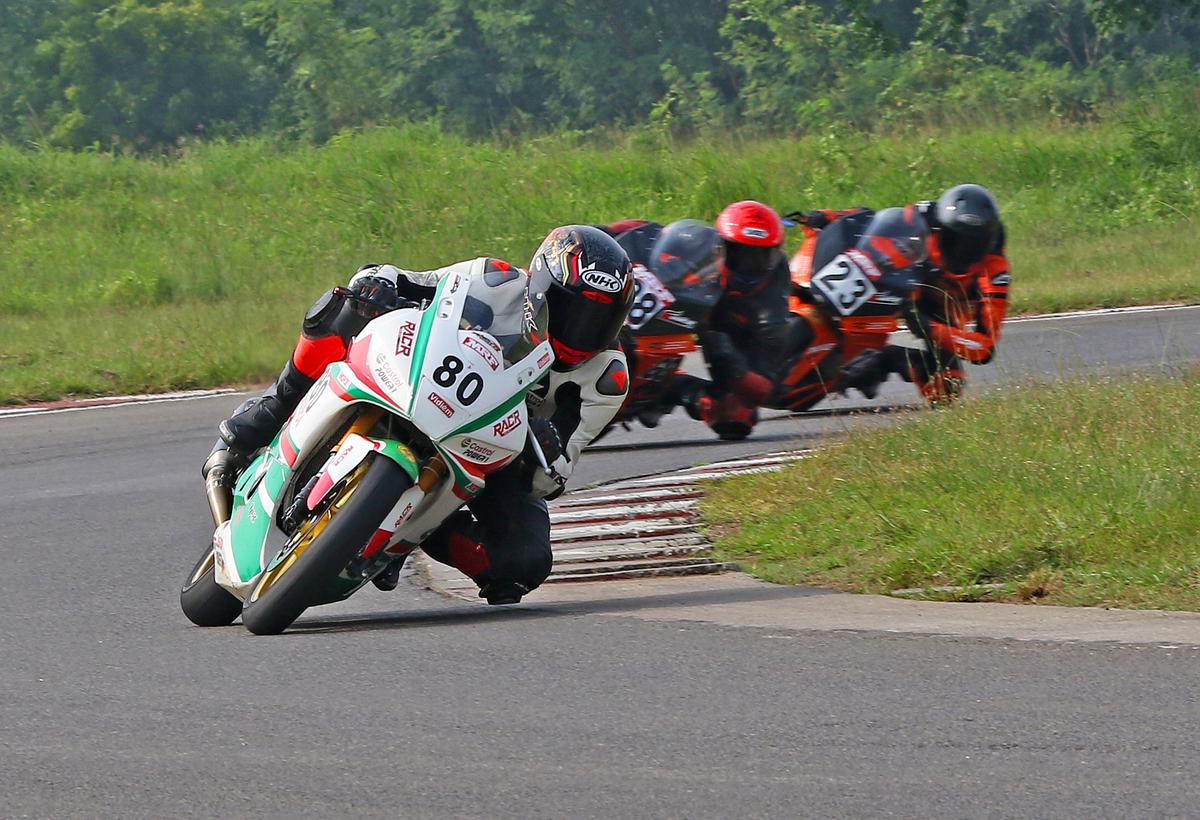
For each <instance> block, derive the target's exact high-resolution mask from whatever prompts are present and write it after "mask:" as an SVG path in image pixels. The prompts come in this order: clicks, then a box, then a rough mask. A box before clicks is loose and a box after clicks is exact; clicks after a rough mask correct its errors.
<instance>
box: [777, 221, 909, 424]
mask: <svg viewBox="0 0 1200 820" xmlns="http://www.w3.org/2000/svg"><path fill="white" fill-rule="evenodd" d="M787 218H788V219H790V220H794V224H800V225H801V226H802V227H803V229H804V233H805V239H804V244H803V245H801V247H800V250H799V251H798V252H797V253H796V254H795V255H794V256H793V257H792V259H791V263H790V268H791V274H792V287H793V295H792V297H791V305H790V307H791V311H792V314H793V321H798V322H806V323H807V324H808V326H809V328H810V329H811V334H810V335H811V341H809V342H808V343H807V344H806V345H804V346H803V348H802V349H800V350H797V351H796V352H795V353H793V354H792V355H791V357H790V358H789V359H788V360H787V363H786V364H785V366H784V367H783V368H782V371H781V372H782V375H781V377H780V379H779V381H778V386H777V388H776V391H775V395H774V396H773V397H772V399H771V400H770V401H769V402H768V405H767V406H769V407H773V408H776V409H781V410H793V411H798V410H807V409H809V408H810V407H812V406H813V405H815V404H816V403H817V402H819V401H820V400H821V399H823V398H825V396H826V395H828V394H829V393H833V392H838V391H839V390H842V389H843V387H842V385H841V373H842V371H843V368H845V367H846V366H847V365H849V364H850V363H851V362H853V361H854V360H855V359H857V358H858V357H859V356H863V355H869V356H873V355H876V353H875V351H879V350H882V349H883V347H884V346H885V345H887V343H888V337H889V336H890V335H891V334H892V333H894V332H896V331H897V330H899V329H900V315H901V313H902V312H903V308H904V303H905V300H906V299H907V298H908V297H909V296H910V295H911V293H912V291H913V289H914V288H916V287H917V286H918V285H919V284H921V283H922V281H923V276H924V275H925V274H924V271H923V269H922V266H921V265H920V263H921V262H923V261H924V260H925V258H926V256H927V253H928V238H929V228H928V225H927V224H926V223H925V220H924V218H923V217H922V216H921V215H920V214H919V213H918V212H917V211H916V209H915V208H913V207H912V206H908V207H905V208H886V209H884V210H882V211H878V212H872V211H862V212H859V213H855V214H852V215H849V216H844V217H842V218H841V219H837V220H835V221H833V222H831V223H829V225H828V226H826V227H825V228H823V229H820V230H817V229H814V228H810V227H809V226H808V225H806V224H804V222H803V215H802V214H796V213H792V214H788V215H787Z"/></svg>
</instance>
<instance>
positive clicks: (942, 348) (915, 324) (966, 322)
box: [902, 202, 1012, 402]
mask: <svg viewBox="0 0 1200 820" xmlns="http://www.w3.org/2000/svg"><path fill="white" fill-rule="evenodd" d="M917 208H918V210H920V211H921V212H922V213H923V214H924V216H925V219H926V220H927V221H928V222H929V225H930V228H931V234H932V235H931V236H930V241H929V259H928V261H927V262H925V263H924V265H925V266H926V268H927V270H928V275H927V276H926V277H925V281H926V283H927V284H925V285H923V286H921V287H920V288H918V290H917V291H916V294H915V298H914V299H913V300H912V301H911V303H910V304H909V305H908V306H907V309H906V311H905V322H906V323H907V324H908V328H909V330H910V331H912V333H913V335H915V336H917V338H919V339H922V340H923V341H924V342H925V343H926V348H925V350H924V351H922V355H921V356H920V357H919V358H917V359H915V360H913V361H911V362H910V370H909V373H907V374H902V375H908V376H909V377H911V378H912V380H913V381H914V382H915V383H916V385H917V387H918V388H919V389H920V390H921V395H923V396H924V397H925V398H926V399H927V400H929V401H930V402H941V401H946V400H949V399H953V398H954V397H955V396H956V395H957V394H958V393H959V392H960V391H961V389H962V385H963V379H964V374H963V370H962V364H961V362H962V360H964V359H965V360H966V361H968V362H970V363H971V364H987V363H988V362H990V361H991V360H992V358H993V357H994V356H995V355H996V345H997V344H998V343H999V341H1000V326H1001V324H1002V323H1003V321H1004V317H1005V315H1006V314H1007V313H1008V291H1009V286H1010V283H1011V281H1012V276H1011V273H1010V271H1009V265H1008V259H1007V258H1006V256H1005V243H1004V228H1003V226H1001V228H1000V231H999V233H998V234H997V236H996V239H995V241H994V242H993V243H992V245H991V247H989V248H987V249H986V251H985V252H984V253H983V254H982V258H981V259H979V260H978V261H976V262H974V263H972V264H969V265H967V266H966V267H965V268H964V269H962V270H952V269H948V266H947V264H946V260H945V259H944V258H943V254H942V250H941V247H940V240H941V232H942V228H941V226H940V225H939V224H938V222H937V216H936V209H935V208H934V207H933V203H932V202H919V203H917Z"/></svg>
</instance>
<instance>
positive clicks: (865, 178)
mask: <svg viewBox="0 0 1200 820" xmlns="http://www.w3.org/2000/svg"><path fill="white" fill-rule="evenodd" d="M1192 107H1193V108H1196V109H1200V102H1194V104H1193V106H1192ZM1190 110H1191V109H1189V111H1190ZM1185 113H1186V112H1185ZM1193 113H1194V112H1193ZM1123 116H1124V115H1123ZM1180 116H1182V115H1175V116H1173V117H1168V118H1165V119H1164V118H1159V119H1152V118H1151V119H1145V120H1139V121H1138V122H1142V123H1143V124H1142V125H1134V126H1131V125H1130V121H1129V120H1128V118H1124V119H1123V118H1120V117H1114V118H1113V119H1112V120H1110V121H1105V122H1100V123H1095V124H1091V125H1088V126H1080V127H1076V128H1070V129H1063V128H1048V127H1041V126H1033V125H1031V126H1029V127H1025V128H1020V129H1015V130H1014V129H1008V130H1001V129H997V128H993V129H981V130H977V131H962V132H956V133H948V134H943V135H937V136H935V135H931V134H925V133H916V132H910V133H907V134H904V135H898V136H888V137H883V136H872V135H862V134H841V133H838V134H835V133H830V134H826V135H820V136H813V137H806V138H804V139H800V140H790V139H784V138H778V139H761V140H754V141H744V142H739V141H735V140H733V139H730V140H728V141H726V142H723V143H713V142H705V143H700V142H696V143H675V142H672V141H670V140H668V139H666V138H665V137H663V136H662V135H659V134H656V133H650V132H646V133H638V134H631V135H626V136H623V137H614V139H613V140H612V141H611V142H610V143H606V144H605V145H603V146H598V145H596V144H595V141H594V138H593V139H592V141H590V142H589V141H586V140H583V139H581V138H578V137H574V136H571V135H564V136H561V137H558V138H554V139H540V140H535V141H531V142H527V143H523V144H511V145H505V144H499V143H497V144H479V143H470V142H467V141H464V140H462V139H459V138H456V137H452V136H446V135H443V134H440V133H439V132H437V131H436V130H433V129H431V128H428V127H417V126H414V127H407V128H399V129H379V130H373V131H368V132H364V133H361V134H355V135H349V136H346V137H344V138H340V139H336V140H334V141H333V142H331V143H329V144H327V145H325V146H323V147H321V148H314V147H307V146H295V145H292V146H280V145H276V144H274V143H271V142H269V141H266V140H248V141H244V142H240V143H236V144H213V145H208V146H201V147H198V148H195V149H189V150H188V151H187V152H186V153H185V154H184V155H182V156H180V157H177V158H174V159H172V160H170V161H164V160H155V159H142V160H137V159H132V158H128V157H121V156H111V155H105V154H71V153H65V152H54V151H47V152H40V153H31V152H25V151H20V150H17V149H15V148H12V147H4V146H0V247H2V248H3V253H0V404H5V403H11V402H16V401H25V400H37V399H46V398H54V397H57V396H61V395H64V394H97V393H112V392H124V391H140V390H157V389H169V388H181V387H189V386H198V385H211V384H218V383H224V382H229V381H235V380H254V379H262V378H265V377H267V376H270V375H273V373H274V372H275V371H276V370H277V368H278V367H279V366H280V363H281V362H282V361H283V360H284V358H285V356H286V353H287V350H288V348H289V346H290V345H291V344H292V342H293V341H294V339H295V335H296V333H297V332H298V329H299V328H298V325H299V320H300V317H301V315H302V314H303V311H304V309H305V308H306V307H307V306H308V304H310V303H311V301H312V299H314V298H315V296H316V295H317V294H318V293H320V292H321V291H322V290H324V289H325V288H327V287H329V286H330V285H333V284H336V283H339V282H344V281H345V280H346V279H347V277H348V276H349V274H350V273H351V272H352V271H353V270H354V269H355V268H356V267H357V266H358V265H359V264H360V263H362V262H364V261H372V260H389V261H394V262H396V263H398V264H401V265H404V266H409V267H414V268H421V267H430V266H435V265H438V264H444V263H447V262H449V261H453V260H457V259H463V258H469V257H471V256H476V255H481V254H489V255H494V256H501V257H506V258H510V259H512V260H515V261H519V262H523V261H524V260H526V259H527V258H528V256H529V255H530V253H531V252H532V250H533V248H534V247H536V244H537V243H538V241H540V239H541V237H542V236H543V235H544V234H545V232H546V230H547V229H548V228H549V227H551V226H553V225H555V224H561V223H564V222H573V221H579V222H594V221H606V220H611V219H616V218H621V217H626V216H646V217H651V218H657V219H660V220H664V221H665V220H670V219H674V218H678V217H680V216H684V215H688V216H697V217H706V218H712V217H713V216H714V215H715V214H716V212H717V211H718V210H719V209H720V208H721V207H722V206H724V205H725V204H727V203H728V202H730V201H732V200H734V199H738V198H742V197H756V198H760V199H763V200H766V201H768V202H771V203H774V204H776V205H778V206H780V207H788V208H791V207H802V208H808V207H816V206H824V205H850V204H857V203H866V204H872V205H886V204H890V203H898V202H903V201H908V200H911V199H914V198H921V197H928V196H935V195H936V194H937V193H938V192H939V191H940V190H941V189H942V188H944V187H945V186H947V185H949V184H951V183H954V182H958V181H962V180H968V179H969V180H978V181H981V182H985V183H987V184H989V185H991V186H992V187H993V188H994V189H995V190H996V192H997V193H998V194H999V196H1000V198H1001V200H1002V202H1003V205H1004V211H1005V216H1006V219H1007V222H1008V224H1009V229H1010V236H1011V242H1010V246H1011V255H1012V257H1013V264H1014V272H1015V283H1014V301H1013V307H1014V309H1015V310H1017V311H1020V312H1029V311H1040V310H1060V309H1065V308H1084V307H1095V306H1110V305H1119V304H1136V303H1146V302H1154V301H1160V300H1186V301H1191V300H1200V280H1198V279H1197V278H1196V276H1195V273H1194V263H1193V259H1194V247H1193V246H1194V242H1193V237H1194V230H1192V229H1191V220H1193V219H1194V218H1195V217H1196V216H1197V215H1198V214H1200V185H1197V184H1196V180H1197V179H1200V150H1193V147H1194V146H1191V143H1190V142H1188V141H1189V140H1191V141H1195V140H1196V137H1195V135H1194V134H1193V133H1192V131H1190V130H1188V129H1186V128H1184V129H1182V130H1179V129H1176V130H1177V131H1179V133H1175V132H1174V131H1172V128H1174V126H1173V125H1172V123H1175V122H1176V121H1178V120H1180ZM1192 121H1194V117H1193V118H1192ZM1164 122H1165V123H1167V126H1162V125H1156V124H1155V123H1164ZM1145 123H1151V125H1145ZM1168 126H1170V127H1168ZM1155 129H1157V130H1155ZM1147 146H1150V148H1148V147H1147ZM1151 148H1153V150H1150V149H1151Z"/></svg>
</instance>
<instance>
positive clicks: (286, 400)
mask: <svg viewBox="0 0 1200 820" xmlns="http://www.w3.org/2000/svg"><path fill="white" fill-rule="evenodd" d="M315 382H316V379H313V378H310V377H309V376H306V375H304V374H303V373H301V372H300V370H299V369H298V368H297V367H296V365H295V364H294V363H293V362H292V360H291V359H288V363H287V364H286V365H284V368H283V370H282V371H280V373H279V377H278V378H277V379H275V383H274V384H273V385H271V386H270V387H268V388H267V390H266V392H265V393H263V394H262V396H260V397H259V398H257V399H251V400H249V401H247V402H244V403H243V404H242V405H241V406H240V407H238V409H237V410H235V411H234V413H233V415H232V416H230V417H229V418H227V419H225V421H223V422H221V423H220V425H218V427H217V430H218V432H219V433H220V435H221V439H222V440H223V441H224V442H225V443H226V444H228V445H229V448H230V449H231V450H233V451H235V452H236V453H238V454H240V455H242V456H244V457H248V456H249V455H250V454H251V453H253V452H254V451H255V450H258V449H259V448H261V447H266V446H267V445H268V444H270V443H271V440H272V439H273V438H275V435H276V434H277V433H278V432H279V430H280V429H281V428H282V427H283V423H284V422H285V421H287V420H288V417H289V416H290V415H292V411H293V410H295V409H296V405H298V404H299V403H300V399H301V398H303V396H304V394H305V393H307V392H308V389H309V388H310V387H312V386H313V384H314V383H315Z"/></svg>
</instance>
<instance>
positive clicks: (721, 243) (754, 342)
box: [606, 200, 791, 440]
mask: <svg viewBox="0 0 1200 820" xmlns="http://www.w3.org/2000/svg"><path fill="white" fill-rule="evenodd" d="M606 230H607V231H609V232H610V233H613V234H615V235H616V236H617V241H618V242H620V243H621V245H622V246H623V247H625V248H626V250H627V251H628V250H631V249H632V250H633V251H634V252H633V253H631V254H630V258H631V259H633V261H634V262H635V263H641V264H644V265H646V264H647V263H648V262H649V259H650V258H651V256H653V255H654V254H656V253H657V250H656V249H658V248H660V247H662V245H663V241H664V239H669V238H670V237H671V236H672V233H673V232H675V231H680V232H682V231H686V232H689V234H690V235H691V238H692V241H693V242H694V243H695V244H696V246H697V248H698V250H699V251H701V252H708V251H709V250H710V249H715V250H716V253H717V257H718V258H717V262H718V264H719V269H720V291H721V293H720V297H719V298H718V299H717V301H716V303H715V304H714V305H713V307H712V310H711V312H710V313H709V316H708V318H707V320H706V321H705V322H704V323H702V325H701V326H700V327H699V328H698V329H697V333H698V337H699V341H700V347H701V350H702V352H703V354H704V360H705V363H706V364H707V366H708V369H709V374H710V376H711V381H710V380H707V379H701V378H699V377H696V376H690V375H687V374H683V373H680V374H678V375H677V376H676V377H675V380H674V385H675V387H674V391H673V394H672V395H671V396H669V397H667V398H666V406H664V407H663V408H662V410H663V412H667V411H669V409H670V408H671V407H673V406H675V405H681V406H683V407H684V409H685V410H686V411H687V412H688V414H689V415H691V416H692V418H696V419H701V420H703V421H705V422H707V423H708V425H709V426H710V427H711V428H712V429H713V430H714V431H715V432H716V433H717V435H718V436H720V437H721V438H722V439H727V440H737V439H742V438H745V437H746V436H747V435H749V434H750V431H751V430H752V429H753V428H754V425H755V424H756V423H757V420H758V413H757V408H758V407H759V406H761V405H762V404H764V403H765V402H766V401H767V400H768V399H769V398H770V396H771V395H772V393H773V392H774V390H775V383H774V378H775V374H776V372H777V370H778V369H779V366H780V362H781V356H782V353H783V351H784V350H785V348H786V347H787V346H788V344H789V342H788V338H787V337H788V333H789V316H788V301H787V300H788V294H789V292H790V289H791V282H790V278H789V273H788V266H787V257H786V256H785V255H784V253H783V231H784V228H783V221H782V220H781V219H780V218H779V215H778V214H777V213H775V211H774V210H773V209H771V208H770V207H768V206H767V205H764V204H762V203H761V202H756V201H753V200H743V201H740V202H735V203H733V204H731V205H729V206H728V207H726V208H725V209H724V210H723V211H721V213H720V214H719V215H718V217H717V220H716V228H715V231H714V230H713V229H711V228H709V229H706V230H705V231H700V232H698V231H696V227H695V223H694V221H693V220H680V221H678V222H673V223H671V225H668V226H667V227H666V228H660V227H659V226H658V225H657V224H656V223H652V222H645V221H642V220H624V221H622V222H618V223H613V224H612V225H609V226H607V227H606ZM648 236H653V237H654V239H655V241H654V243H653V244H652V245H650V247H649V248H646V246H647V245H648V244H649V243H648V242H647V238H648ZM639 248H644V249H646V250H648V251H649V252H648V253H646V255H645V256H644V257H642V258H639V256H640V254H638V253H637V252H636V251H637V250H638V249H639Z"/></svg>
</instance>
